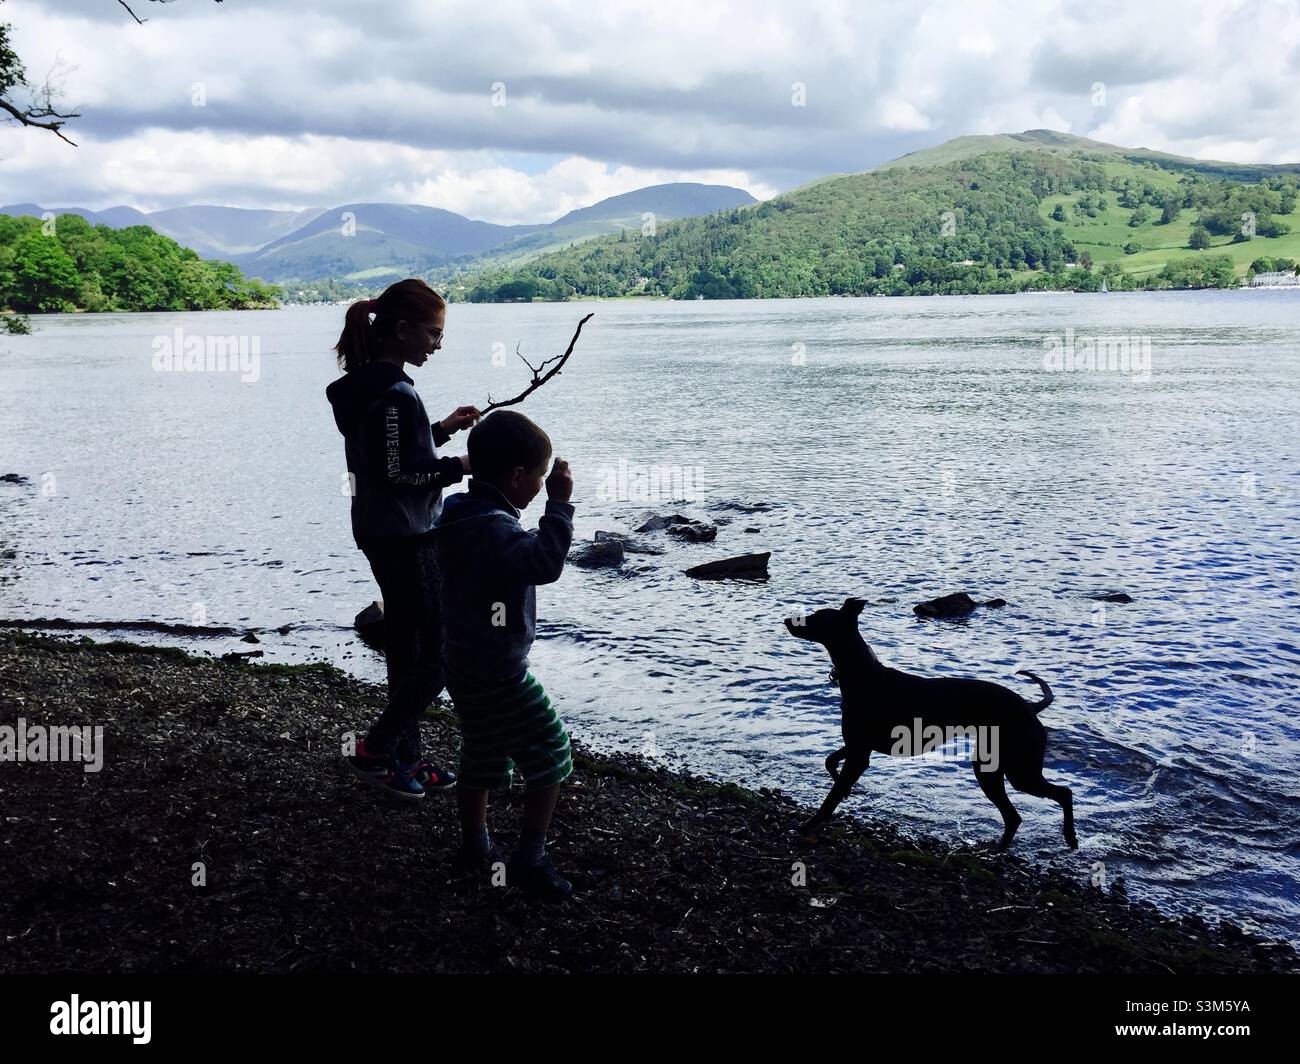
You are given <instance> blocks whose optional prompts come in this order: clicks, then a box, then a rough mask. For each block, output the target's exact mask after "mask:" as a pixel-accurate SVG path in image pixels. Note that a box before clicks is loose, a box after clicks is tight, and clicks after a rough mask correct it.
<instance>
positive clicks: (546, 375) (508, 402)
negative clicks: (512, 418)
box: [479, 312, 594, 417]
mask: <svg viewBox="0 0 1300 1064" xmlns="http://www.w3.org/2000/svg"><path fill="white" fill-rule="evenodd" d="M593 313H594V312H593ZM591 318H592V314H588V315H587V316H586V317H585V318H583V319H582V320H581V321H580V322H578V328H577V329H576V330H574V333H573V339H572V340H570V341H569V346H568V347H567V348H566V349H565V352H564V354H562V355H556V356H555V357H554V358H548V359H546V360H545V361H544V362H542V363H541V365H538V366H534V365H533V364H532V363H531V362H529V361H528V359H526V358H524V356H523V355H520V354H519V348H518V347H517V346H516V347H515V354H516V355H519V359H520V361H521V362H523V364H524V365H525V366H527V367H528V368H529V369H530V370H532V373H533V380H532V383H531V384H529V385H528V387H527V388H525V389H524V390H523V391H522V392H520V393H519V394H518V395H516V396H515V397H514V398H513V399H503V400H501V402H499V403H495V402H493V401H492V396H491V395H489V396H488V401H487V406H485V407H482V408H481V412H480V415H479V416H480V417H481V416H482V415H483V414H487V413H490V412H491V411H493V410H497V409H499V408H500V407H503V406H514V405H515V404H516V403H522V402H523V401H524V400H525V399H527V398H528V397H529V396H530V395H531V394H532V393H533V392H535V391H537V389H538V388H540V387H541V386H542V385H543V384H545V383H546V382H547V381H549V380H550V379H551V378H552V377H555V376H558V374H559V372H560V370H562V369H563V368H564V364H565V363H566V362H568V361H569V356H570V355H571V354H573V345H574V344H576V343H577V342H578V336H579V335H580V334H581V332H582V327H583V326H584V325H586V324H587V322H589V321H590V320H591ZM552 362H554V363H555V365H553V366H551V363H552ZM547 366H551V368H550V369H549V370H548V369H547V368H546V367H547Z"/></svg>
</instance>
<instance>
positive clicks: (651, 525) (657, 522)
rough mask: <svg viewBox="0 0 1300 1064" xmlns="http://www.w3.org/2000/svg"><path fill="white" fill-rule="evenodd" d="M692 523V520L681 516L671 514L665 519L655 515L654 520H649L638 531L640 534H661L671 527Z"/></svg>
mask: <svg viewBox="0 0 1300 1064" xmlns="http://www.w3.org/2000/svg"><path fill="white" fill-rule="evenodd" d="M690 523H691V519H690V518H689V517H683V516H682V515H681V514H669V515H668V516H667V517H663V516H661V515H659V514H655V515H654V516H653V517H652V518H650V520H648V521H647V522H645V524H643V525H642V526H641V527H640V528H638V529H637V531H638V532H661V531H663V529H665V528H667V527H668V526H669V525H688V524H690Z"/></svg>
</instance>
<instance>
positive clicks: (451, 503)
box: [433, 478, 519, 542]
mask: <svg viewBox="0 0 1300 1064" xmlns="http://www.w3.org/2000/svg"><path fill="white" fill-rule="evenodd" d="M498 517H513V518H515V519H516V520H518V518H519V511H518V510H516V509H515V508H514V507H513V506H511V505H510V503H509V501H508V500H507V499H506V497H505V496H504V495H502V494H501V492H499V491H498V490H497V489H496V488H494V487H492V486H491V485H490V484H484V483H483V482H482V481H478V480H474V479H472V478H471V479H470V482H469V487H468V488H467V489H466V490H465V491H460V492H457V493H456V494H455V495H447V496H444V497H443V500H442V514H441V515H440V516H439V517H438V522H437V524H435V525H434V526H433V534H434V535H435V536H436V537H438V538H439V539H440V540H442V541H443V542H448V541H452V540H459V539H462V538H463V537H465V536H472V535H477V534H478V533H479V532H481V531H482V530H483V525H484V523H485V522H488V521H491V520H494V519H495V518H498Z"/></svg>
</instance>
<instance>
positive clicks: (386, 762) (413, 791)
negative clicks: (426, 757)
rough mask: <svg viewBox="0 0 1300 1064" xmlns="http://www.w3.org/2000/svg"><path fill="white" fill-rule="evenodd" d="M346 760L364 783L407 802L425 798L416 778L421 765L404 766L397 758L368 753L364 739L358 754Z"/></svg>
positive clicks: (422, 788)
mask: <svg viewBox="0 0 1300 1064" xmlns="http://www.w3.org/2000/svg"><path fill="white" fill-rule="evenodd" d="M344 760H345V761H346V762H347V765H348V768H350V769H351V770H352V771H353V772H354V773H355V774H356V776H357V778H358V779H360V780H361V781H362V782H363V783H369V784H370V785H371V786H373V787H380V788H382V789H384V790H386V791H387V792H388V793H389V794H391V795H393V796H394V797H396V798H402V799H405V800H407V801H415V800H418V799H420V798H423V797H424V785H423V784H422V783H420V781H419V780H418V779H416V776H415V773H416V770H417V769H418V768H419V765H403V764H402V763H401V762H400V761H398V760H397V759H396V758H391V757H375V756H374V755H372V754H370V753H368V752H367V751H366V749H365V740H364V739H363V740H362V741H361V742H359V743H357V752H356V753H355V754H354V755H353V756H352V757H348V758H344Z"/></svg>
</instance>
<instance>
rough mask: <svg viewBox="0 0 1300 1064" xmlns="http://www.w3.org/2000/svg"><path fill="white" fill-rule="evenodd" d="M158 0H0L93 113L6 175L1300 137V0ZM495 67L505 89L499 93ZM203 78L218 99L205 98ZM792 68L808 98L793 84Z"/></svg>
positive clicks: (286, 199) (814, 159)
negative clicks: (794, 101)
mask: <svg viewBox="0 0 1300 1064" xmlns="http://www.w3.org/2000/svg"><path fill="white" fill-rule="evenodd" d="M149 7H150V8H151V10H150V11H149V12H148V14H149V22H148V23H147V24H146V25H145V26H137V25H135V24H134V23H133V22H131V20H130V19H129V18H128V17H127V16H126V14H125V12H123V11H121V9H120V7H117V6H116V5H114V4H111V3H109V2H107V0H9V2H8V3H6V4H5V5H4V7H3V10H2V11H0V16H2V17H3V18H4V19H5V20H6V21H8V22H10V23H11V24H12V25H13V27H14V29H13V39H14V43H15V46H16V47H17V50H18V52H19V54H20V55H22V56H23V58H24V59H25V61H26V62H27V65H28V69H29V73H30V74H31V75H33V76H39V75H41V74H43V73H44V71H45V70H46V69H47V68H48V66H49V65H50V63H52V62H53V61H54V59H55V58H56V57H62V58H63V60H64V61H66V62H67V63H70V64H72V65H73V66H74V67H75V69H74V70H72V71H71V72H70V73H69V75H68V77H67V81H66V86H67V102H68V103H69V105H71V106H73V107H74V108H75V109H77V110H80V111H82V113H83V115H84V117H83V118H81V119H78V120H76V121H75V122H73V123H71V124H70V125H69V127H68V130H69V132H70V134H71V135H72V136H73V137H74V139H76V140H77V141H78V142H79V143H80V144H81V145H82V147H80V148H78V149H76V150H75V151H74V150H73V149H70V148H68V147H67V146H66V145H62V144H60V143H59V142H58V141H57V140H56V139H55V138H53V137H50V136H49V135H48V134H44V133H40V132H36V131H31V130H20V129H17V128H14V127H7V128H4V129H0V156H2V157H3V158H2V160H0V199H3V200H5V201H8V202H15V201H19V200H39V201H41V202H45V203H51V204H54V205H63V204H72V203H80V204H83V205H88V206H108V205H111V204H114V203H130V204H135V205H139V206H142V207H157V206H170V205H174V204H178V203H187V202H218V203H232V204H236V205H242V206H281V207H302V206H310V205H334V204H337V203H343V202H349V201H359V200H374V199H406V200H409V201H411V202H425V203H432V204H434V205H436V206H443V207H446V208H448V209H450V210H455V211H458V212H459V213H463V214H468V215H470V216H472V217H478V218H484V219H487V220H491V221H499V222H521V221H541V220H546V219H548V218H553V217H557V216H558V215H560V214H562V213H564V212H565V211H566V210H569V209H571V208H572V207H575V206H582V205H585V204H587V203H590V202H593V201H594V200H596V199H599V198H601V197H603V196H606V195H613V194H616V193H618V192H623V191H628V190H630V189H632V188H635V187H638V186H639V185H644V184H653V183H658V182H660V181H673V180H690V181H705V182H716V183H725V184H734V185H739V186H741V187H743V188H746V189H748V190H749V191H750V192H752V193H753V194H754V195H756V196H759V197H764V196H767V195H770V194H772V192H774V191H775V190H776V189H778V188H788V187H792V186H794V185H797V184H801V183H803V182H804V181H807V180H810V179H812V178H815V177H817V176H820V175H822V174H825V173H831V172H845V171H854V170H862V169H866V168H867V167H868V166H871V165H874V164H875V163H877V162H880V161H883V160H884V159H886V158H890V157H893V156H896V155H899V154H902V153H903V152H905V151H911V150H915V149H916V148H920V147H924V146H925V145H927V144H932V143H937V142H939V141H941V140H943V139H946V138H948V137H953V136H960V135H963V134H967V133H994V132H1016V131H1019V130H1022V129H1027V128H1037V127H1049V128H1056V129H1062V130H1067V131H1070V132H1074V133H1079V134H1082V135H1085V136H1092V137H1095V138H1097V139H1100V140H1109V141H1112V142H1115V143H1120V144H1126V145H1131V146H1139V145H1146V146H1149V147H1154V148H1160V149H1163V150H1166V151H1172V152H1178V153H1181V154H1191V155H1216V156H1219V157H1222V158H1228V159H1240V160H1243V161H1298V160H1300V123H1298V122H1297V120H1296V117H1295V109H1294V103H1293V101H1294V100H1295V99H1297V98H1300V61H1298V57H1300V9H1298V8H1297V5H1295V4H1292V3H1280V2H1275V0H1233V2H1232V3H1227V4H1225V3H1222V2H1219V0H1146V2H1144V3H1142V4H1131V3H1121V2H1118V0H1115V2H1109V0H1044V2H1041V3H1035V4H1032V5H1030V4H1024V3H1020V2H1015V0H1000V2H988V3H981V4H970V3H969V2H967V0H914V2H913V0H885V2H880V3H872V4H870V5H865V4H858V3H854V2H851V0H808V2H806V3H804V4H801V5H797V6H796V5H791V4H789V3H788V2H787V0H749V2H745V3H741V2H740V0H732V2H729V3H724V2H718V0H627V2H621V3H619V4H608V5H574V4H571V3H563V2H544V0H494V2H493V3H492V4H490V5H489V4H482V3H472V2H469V0H460V2H450V3H444V4H439V5H436V6H435V5H429V4H427V3H425V2H422V0H392V2H389V3H386V4H383V5H366V6H365V7H359V6H358V5H357V4H355V2H354V0H316V2H314V3H313V4H312V5H310V6H309V7H304V6H303V5H301V4H298V3H293V2H291V0H262V2H260V3H259V4H258V5H257V6H256V7H252V6H250V5H243V6H236V5H233V4H222V5H219V6H218V5H215V4H211V3H208V2H206V0H185V2H184V3H177V4H169V5H166V6H165V7H162V6H155V5H149ZM498 81H499V82H504V83H505V84H506V86H507V97H508V104H507V106H506V107H493V106H492V103H491V100H490V87H491V85H492V84H493V83H494V82H498ZM195 82H201V83H202V84H203V85H204V87H205V89H206V92H207V97H208V103H207V106H206V107H201V108H196V107H193V106H191V105H190V93H191V86H192V85H193V84H194V83H195ZM794 82H802V83H804V84H806V85H807V106H806V107H792V106H791V100H790V86H791V84H792V83H794ZM1098 82H1101V83H1103V84H1105V86H1106V104H1105V105H1104V106H1100V107H1099V106H1094V104H1093V102H1092V99H1091V94H1092V86H1093V85H1094V84H1095V83H1098ZM529 156H532V157H534V158H535V159H536V160H537V161H536V163H535V164H533V165H525V164H524V163H523V162H521V160H522V159H526V158H528V157H529Z"/></svg>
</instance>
